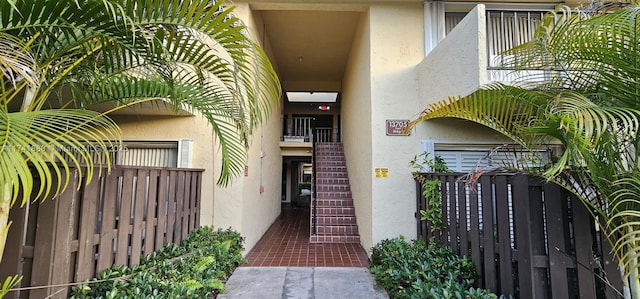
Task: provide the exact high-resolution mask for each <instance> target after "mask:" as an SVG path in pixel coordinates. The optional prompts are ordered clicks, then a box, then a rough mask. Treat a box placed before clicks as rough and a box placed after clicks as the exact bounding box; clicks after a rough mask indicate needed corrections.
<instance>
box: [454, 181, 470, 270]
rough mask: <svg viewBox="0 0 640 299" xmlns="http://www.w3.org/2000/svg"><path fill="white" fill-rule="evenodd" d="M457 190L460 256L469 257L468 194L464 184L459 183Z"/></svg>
mask: <svg viewBox="0 0 640 299" xmlns="http://www.w3.org/2000/svg"><path fill="white" fill-rule="evenodd" d="M456 185H457V187H458V188H457V190H456V197H457V198H458V200H457V205H458V223H460V226H459V227H458V235H459V236H460V255H462V256H465V257H468V256H469V243H468V242H469V232H468V231H467V192H466V188H465V184H464V182H458V183H457V184H456Z"/></svg>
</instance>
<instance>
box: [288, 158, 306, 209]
mask: <svg viewBox="0 0 640 299" xmlns="http://www.w3.org/2000/svg"><path fill="white" fill-rule="evenodd" d="M311 172H312V164H311V157H303V156H292V157H283V159H282V196H281V198H282V203H284V204H288V205H291V206H293V207H306V208H308V207H309V206H310V200H311Z"/></svg>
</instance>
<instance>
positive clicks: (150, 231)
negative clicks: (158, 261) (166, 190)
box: [144, 169, 160, 256]
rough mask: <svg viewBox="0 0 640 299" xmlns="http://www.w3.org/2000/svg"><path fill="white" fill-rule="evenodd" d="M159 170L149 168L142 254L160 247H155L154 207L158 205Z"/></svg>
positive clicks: (155, 220) (155, 218)
mask: <svg viewBox="0 0 640 299" xmlns="http://www.w3.org/2000/svg"><path fill="white" fill-rule="evenodd" d="M159 176H160V171H159V170H157V169H151V170H150V171H149V191H148V199H147V208H146V214H145V228H144V231H145V234H146V236H145V238H144V255H145V256H146V255H148V254H150V253H152V252H154V251H156V250H159V249H160V248H156V247H155V241H156V226H157V221H158V218H157V215H156V209H157V207H158V177H159Z"/></svg>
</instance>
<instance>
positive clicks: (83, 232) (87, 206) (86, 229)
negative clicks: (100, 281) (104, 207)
mask: <svg viewBox="0 0 640 299" xmlns="http://www.w3.org/2000/svg"><path fill="white" fill-rule="evenodd" d="M93 179H94V180H97V182H93V183H92V184H89V185H87V186H86V187H84V192H82V198H81V200H80V205H81V207H82V211H81V212H80V223H79V224H80V225H79V226H78V229H79V230H80V231H79V236H78V247H79V248H78V254H77V256H78V264H79V265H81V266H80V267H78V269H77V270H76V277H75V281H83V280H87V279H89V278H91V277H93V276H94V274H95V273H94V268H93V262H94V259H95V248H94V245H95V244H94V242H93V237H94V235H95V233H96V230H97V229H96V226H97V224H98V221H97V219H98V204H99V201H100V185H101V182H100V179H101V178H99V177H98V176H97V174H96V173H94V177H93ZM89 265H91V266H89Z"/></svg>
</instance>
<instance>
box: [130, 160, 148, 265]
mask: <svg viewBox="0 0 640 299" xmlns="http://www.w3.org/2000/svg"><path fill="white" fill-rule="evenodd" d="M148 173H149V172H148V171H147V170H145V169H139V170H138V171H137V173H136V192H135V193H134V194H135V197H134V202H133V231H132V232H131V256H130V262H129V263H130V264H131V265H137V264H138V263H140V256H141V255H142V238H143V235H142V229H143V228H144V224H145V223H144V219H143V217H144V208H145V206H146V204H145V198H146V197H147V196H146V195H147V194H146V193H147V177H148Z"/></svg>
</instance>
